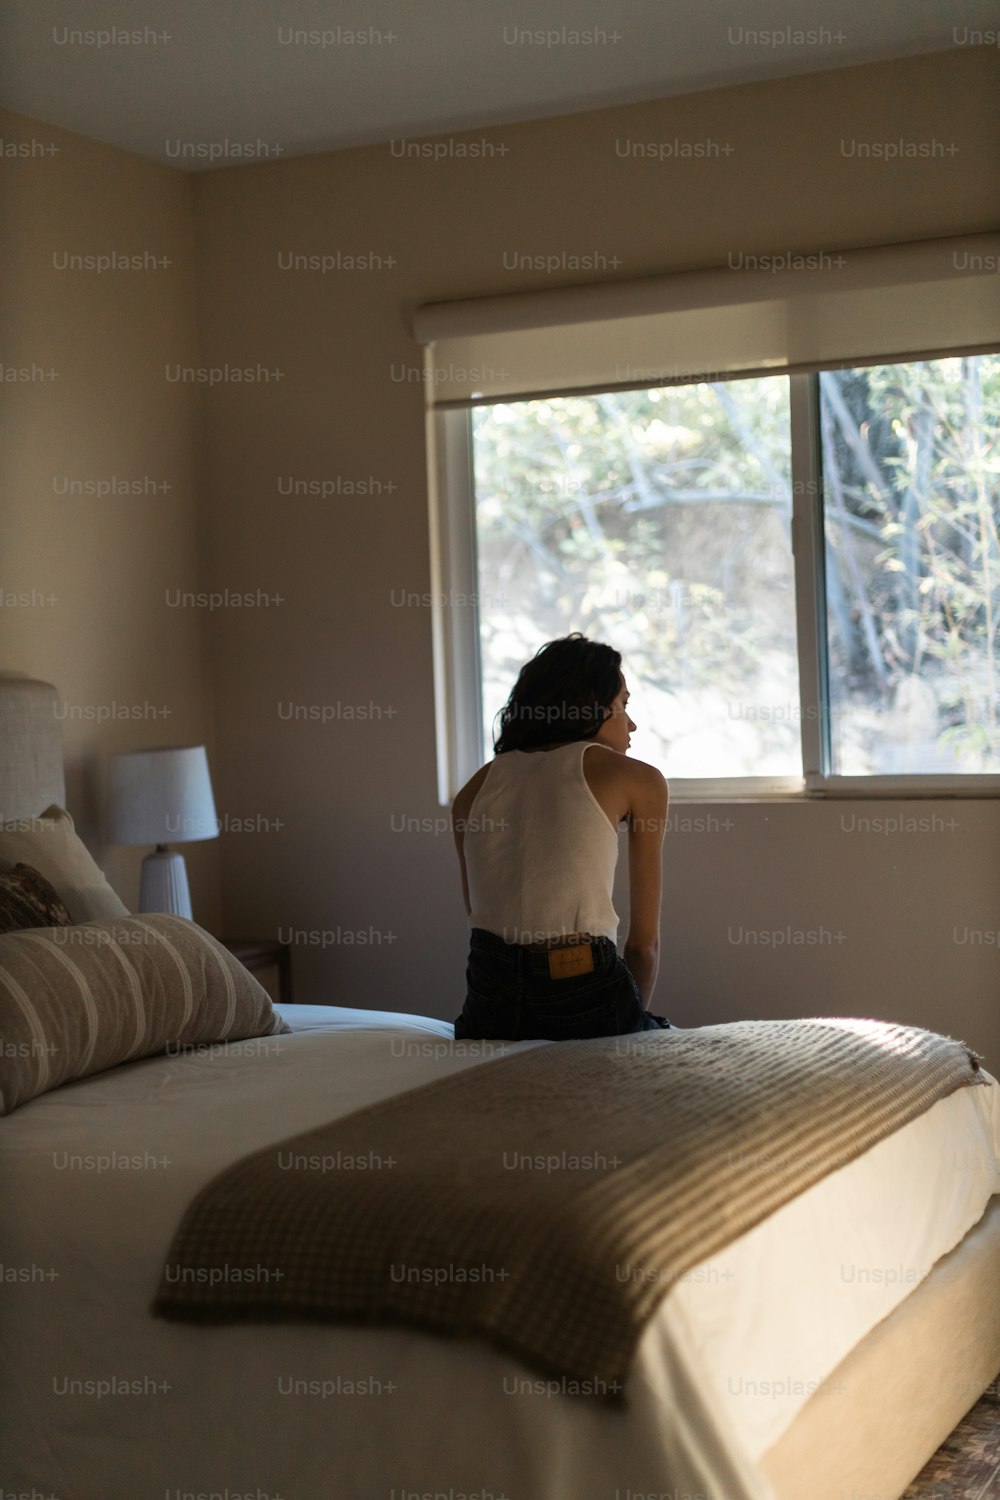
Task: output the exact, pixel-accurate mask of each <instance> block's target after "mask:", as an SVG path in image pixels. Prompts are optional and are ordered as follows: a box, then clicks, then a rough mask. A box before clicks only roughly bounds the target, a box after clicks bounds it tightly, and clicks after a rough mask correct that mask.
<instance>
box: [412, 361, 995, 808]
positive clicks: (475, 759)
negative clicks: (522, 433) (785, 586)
mask: <svg viewBox="0 0 1000 1500" xmlns="http://www.w3.org/2000/svg"><path fill="white" fill-rule="evenodd" d="M428 352H429V351H428ZM974 352H977V353H978V352H981V351H978V350H977V351H974ZM863 367H864V366H863V364H862V365H859V366H858V368H863ZM773 373H774V374H775V375H780V374H782V373H785V372H782V371H780V370H775V371H774V372H773ZM697 378H698V377H697V376H692V378H691V384H696V383H697ZM785 378H786V379H787V380H788V383H789V433H790V443H791V475H792V559H793V566H794V576H795V625H796V645H797V653H798V671H799V703H800V724H799V730H800V742H801V753H802V766H803V773H802V775H801V776H787V777H780V776H725V777H722V776H719V777H710V778H697V779H696V778H693V777H682V776H671V777H670V792H671V798H672V800H673V801H674V802H689V803H704V802H768V801H781V802H804V801H821V800H835V799H856V798H867V799H871V798H879V799H883V800H886V801H895V800H912V799H929V798H944V799H955V798H983V797H990V798H995V797H1000V774H996V775H984V774H970V775H961V774H949V775H932V774H924V775H921V774H913V775H897V776H841V775H833V774H832V773H831V771H830V766H831V764H832V754H831V725H830V695H829V658H828V631H827V616H826V532H825V518H824V491H823V467H822V447H821V443H820V436H819V434H820V425H819V423H820V417H819V411H820V406H819V403H820V384H819V374H818V372H816V371H811V372H805V373H801V372H796V373H790V372H788V373H785ZM566 394H567V395H572V394H579V393H575V392H571V391H567V393H566ZM519 399H520V400H530V399H534V398H532V397H523V398H518V397H514V396H506V397H495V398H490V400H489V401H484V402H480V403H476V404H483V405H494V404H497V403H499V402H509V403H513V402H514V401H517V400H519ZM427 420H428V430H427V443H428V460H429V461H428V475H429V505H430V539H431V581H432V600H431V613H432V630H433V639H434V699H435V726H436V738H437V765H438V798H439V801H440V803H441V805H442V806H447V805H448V804H450V803H451V801H452V800H453V799H454V797H455V794H456V793H457V792H458V791H459V789H460V788H461V787H462V786H463V785H464V784H465V782H466V781H468V779H469V777H470V776H472V775H473V774H474V773H475V772H476V771H477V770H478V769H479V767H480V766H482V765H483V764H484V762H485V761H486V760H487V759H488V758H489V750H488V748H487V746H486V744H485V739H484V734H483V722H482V720H483V704H482V679H481V658H480V647H479V608H478V587H479V580H478V566H477V556H476V526H475V470H474V463H473V440H472V406H471V405H468V406H452V407H448V408H445V409H441V408H438V409H435V408H433V407H430V408H429V410H428V419H427Z"/></svg>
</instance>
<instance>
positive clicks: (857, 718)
mask: <svg viewBox="0 0 1000 1500" xmlns="http://www.w3.org/2000/svg"><path fill="white" fill-rule="evenodd" d="M819 379H820V419H821V428H822V440H823V470H824V478H823V483H824V497H825V513H826V545H827V566H826V582H827V622H828V639H829V648H830V697H831V740H832V751H833V765H832V767H831V769H832V771H833V772H834V774H837V775H846V776H856V775H899V774H920V773H923V774H942V773H951V774H955V773H963V772H965V773H983V772H996V771H1000V753H998V738H997V692H998V675H997V652H998V646H1000V639H998V630H1000V553H998V545H997V523H998V519H1000V484H998V460H1000V448H998V446H997V429H998V415H1000V356H998V355H996V354H987V355H978V356H969V357H967V358H961V359H940V360H930V361H926V360H925V361H921V362H919V363H915V364H904V365H880V366H875V367H871V368H866V369H858V370H839V371H836V372H826V373H824V374H822V375H821V376H820V377H819Z"/></svg>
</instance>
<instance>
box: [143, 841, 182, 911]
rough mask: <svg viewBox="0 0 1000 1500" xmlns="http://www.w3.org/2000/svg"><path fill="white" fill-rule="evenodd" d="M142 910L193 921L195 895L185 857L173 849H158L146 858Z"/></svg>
mask: <svg viewBox="0 0 1000 1500" xmlns="http://www.w3.org/2000/svg"><path fill="white" fill-rule="evenodd" d="M139 910H140V912H167V913H169V914H170V915H171V916H175V917H188V918H189V919H190V917H191V892H190V891H189V890H188V878H187V867H186V866H185V864H184V856H183V854H175V853H174V851H173V850H172V849H156V850H154V852H153V853H152V854H147V855H146V858H145V859H144V860H143V862H142V879H141V881H140V883H139Z"/></svg>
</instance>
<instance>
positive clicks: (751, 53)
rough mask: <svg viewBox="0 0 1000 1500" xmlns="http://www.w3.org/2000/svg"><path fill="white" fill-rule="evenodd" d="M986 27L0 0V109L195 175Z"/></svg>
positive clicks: (793, 16) (949, 7) (679, 14)
mask: <svg viewBox="0 0 1000 1500" xmlns="http://www.w3.org/2000/svg"><path fill="white" fill-rule="evenodd" d="M997 25H998V12H997V5H996V0H833V3H830V0H604V3H603V4H602V3H596V0H381V3H371V0H335V3H334V4H333V5H331V4H329V0H325V3H324V0H298V3H288V0H143V3H142V5H136V4H135V3H134V0H87V3H84V0H2V7H0V57H2V63H0V102H2V103H3V104H5V105H6V106H7V107H8V108H11V109H14V110H17V111H19V112H21V113H23V114H27V115H31V116H33V117H34V118H35V119H39V120H44V121H46V122H48V123H49V124H53V125H60V126H63V127H64V128H65V129H68V130H72V131H76V132H78V133H79V134H81V135H86V136H90V137H93V138H95V139H97V140H101V141H107V142H110V143H112V144H114V145H116V146H122V147H125V148H126V149H128V150H130V151H135V152H138V153H139V154H140V155H143V156H149V157H153V158H156V159H158V160H161V161H167V162H169V163H170V164H171V165H173V166H177V167H180V168H182V169H184V170H200V169H203V168H206V167H210V166H212V165H220V164H221V165H233V164H234V160H238V159H241V158H240V156H239V153H238V151H237V150H235V149H234V147H239V146H241V145H246V144H249V145H250V146H252V147H254V148H255V150H254V153H253V154H255V155H256V156H258V157H261V156H266V157H270V158H274V157H277V158H285V157H288V156H300V155H304V154H307V153H310V152H316V151H331V150H336V149H339V148H342V147H346V146H358V145H369V144H373V143H375V142H384V141H389V140H394V139H399V138H402V137H413V136H424V135H431V134H440V133H446V132H448V131H457V130H470V129H476V128H480V127H485V126H488V125H503V124H505V123H509V122H511V121H515V120H529V119H538V118H543V117H546V116H552V115H561V114H573V113H576V112H578V111H581V110H588V109H597V108H601V107H604V106H608V105H614V104H625V103H630V102H634V101H637V100H641V99H653V98H661V97H666V96H669V95H672V94H685V93H694V92H697V91H699V90H702V89H709V88H716V87H720V86H727V85H732V84H738V83H746V82H751V81H754V80H757V79H763V78H775V77H781V76H787V75H790V74H796V73H812V72H817V71H821V70H824V69H829V68H842V67H848V66H850V65H851V64H854V63H860V62H867V61H876V60H878V59H881V58H891V57H905V56H910V55H912V54H915V53H921V52H939V51H944V50H946V49H947V48H949V47H952V46H957V45H967V44H968V41H969V38H970V34H971V33H974V32H975V31H976V30H977V29H979V30H983V29H988V28H993V35H994V36H995V35H996V28H997ZM324 32H325V33H326V35H325V36H324V35H323V33H324ZM74 33H76V35H74ZM79 33H83V36H82V38H81V37H80V35H79ZM95 33H96V34H98V36H95V35H94V34H95ZM100 33H110V34H111V35H114V36H115V37H116V39H115V40H112V41H109V40H108V39H107V36H105V37H104V38H100V39H99V34H100ZM122 33H126V35H127V37H129V38H131V39H130V40H126V39H125V38H124V37H123V36H122V35H121V34H122ZM525 33H528V35H527V36H526V35H525ZM539 33H543V35H542V36H541V37H539V35H538V34H539ZM581 33H582V36H581ZM803 33H804V35H803ZM88 34H89V35H88ZM588 34H589V35H588ZM185 143H188V149H187V150H184V149H182V147H183V146H184V145H185ZM226 143H228V144H226ZM195 147H198V148H200V149H199V150H198V151H197V152H195V150H194V148H195ZM213 147H214V148H215V159H214V160H213V155H212V150H213ZM263 148H266V149H263ZM219 152H222V153H223V154H222V155H221V156H220V155H219ZM247 154H248V153H245V154H244V157H243V158H242V159H246V155H247Z"/></svg>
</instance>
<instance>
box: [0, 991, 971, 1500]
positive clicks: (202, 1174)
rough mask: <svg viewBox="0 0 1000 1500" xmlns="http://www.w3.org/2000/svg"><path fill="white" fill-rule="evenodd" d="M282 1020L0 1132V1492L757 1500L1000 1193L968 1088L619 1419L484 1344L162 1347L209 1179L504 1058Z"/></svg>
mask: <svg viewBox="0 0 1000 1500" xmlns="http://www.w3.org/2000/svg"><path fill="white" fill-rule="evenodd" d="M280 1008H281V1010H282V1012H283V1014H285V1015H286V1016H287V1017H288V1019H289V1020H290V1022H291V1024H292V1025H293V1027H295V1028H296V1030H295V1032H294V1033H293V1034H292V1035H291V1036H286V1037H279V1038H266V1039H261V1040H259V1041H257V1042H246V1043H239V1044H237V1045H235V1046H233V1047H230V1048H228V1049H222V1050H215V1051H212V1052H207V1053H200V1054H188V1055H185V1056H181V1057H158V1058H150V1059H147V1060H145V1061H143V1062H139V1063H133V1064H130V1065H129V1066H127V1067H125V1068H120V1069H116V1070H114V1071H113V1072H111V1073H107V1074H102V1075H100V1076H98V1077H96V1078H93V1079H89V1080H85V1081H83V1082H80V1083H77V1084H72V1085H68V1086H66V1087H64V1088H62V1089H60V1090H58V1091H56V1092H54V1093H52V1094H48V1095H44V1096H42V1097H41V1098H39V1099H37V1100H34V1101H32V1102H31V1103H30V1104H27V1105H25V1106H24V1107H23V1108H21V1109H20V1110H18V1111H16V1112H15V1113H14V1114H13V1115H11V1116H10V1117H9V1118H7V1119H5V1120H3V1121H2V1122H0V1187H2V1193H3V1199H4V1202H5V1204H6V1205H8V1206H9V1208H12V1209H13V1210H14V1211H13V1212H9V1211H8V1212H7V1213H6V1214H5V1216H4V1223H3V1227H2V1229H0V1263H2V1265H3V1267H4V1282H5V1285H4V1290H3V1295H4V1304H3V1305H4V1309H5V1316H4V1326H3V1375H2V1386H0V1413H2V1416H0V1423H2V1426H0V1454H2V1455H3V1459H2V1466H0V1488H2V1489H3V1490H5V1491H10V1490H15V1491H16V1490H18V1489H24V1488H25V1487H29V1486H38V1487H44V1489H45V1493H52V1494H54V1495H57V1496H58V1497H59V1500H140V1497H143V1496H147V1495H148V1496H149V1497H150V1500H153V1497H156V1500H162V1497H163V1495H164V1493H165V1492H166V1493H167V1494H168V1496H172V1495H173V1492H174V1491H175V1490H179V1491H180V1492H181V1493H183V1492H191V1491H194V1492H198V1491H208V1492H211V1491H216V1492H222V1493H225V1492H226V1490H227V1489H228V1491H229V1494H230V1500H234V1497H235V1496H237V1495H242V1494H251V1495H253V1496H254V1497H255V1500H265V1497H266V1500H270V1497H274V1500H276V1497H278V1496H282V1497H283V1500H321V1497H322V1500H351V1497H354V1496H357V1497H358V1500H370V1497H372V1496H375V1495H378V1496H380V1497H384V1500H403V1497H404V1496H405V1495H406V1494H407V1492H411V1493H412V1492H413V1491H417V1492H423V1491H431V1492H432V1493H436V1494H440V1493H442V1492H443V1493H444V1494H445V1495H447V1496H448V1500H457V1497H458V1496H459V1495H461V1494H463V1493H471V1494H477V1495H478V1496H481V1500H491V1497H496V1500H499V1497H500V1496H501V1495H502V1494H503V1495H506V1497H507V1500H522V1497H523V1500H540V1497H542V1496H544V1500H613V1497H614V1495H615V1491H616V1490H620V1491H622V1492H627V1491H628V1490H631V1491H632V1492H633V1494H649V1493H657V1494H661V1493H664V1492H669V1493H671V1494H672V1495H674V1494H675V1495H677V1496H681V1495H684V1494H685V1493H687V1494H690V1495H691V1496H697V1495H699V1494H700V1495H702V1496H712V1497H713V1500H715V1497H721V1496H725V1497H727V1500H770V1490H769V1486H768V1484H767V1481H766V1480H765V1479H764V1477H763V1476H762V1475H761V1474H760V1473H759V1471H758V1469H757V1460H758V1459H759V1457H760V1456H761V1454H762V1453H764V1451H765V1450H766V1449H767V1448H768V1447H769V1446H770V1444H771V1443H773V1442H774V1441H776V1440H777V1438H778V1437H779V1436H780V1434H781V1433H782V1432H783V1431H784V1430H785V1428H786V1427H787V1425H788V1424H789V1423H790V1422H791V1421H792V1420H793V1418H794V1416H795V1413H796V1412H797V1411H798V1410H799V1408H800V1407H801V1406H802V1405H803V1404H804V1402H805V1401H806V1400H807V1399H808V1396H809V1394H810V1393H811V1391H812V1389H814V1388H815V1385H816V1383H818V1382H819V1381H820V1380H822V1379H824V1378H825V1377H826V1376H827V1375H828V1374H829V1373H830V1372H831V1371H832V1370H833V1369H834V1367H835V1366H836V1365H837V1363H838V1362H839V1361H840V1359H841V1358H843V1356H844V1355H845V1354H846V1353H847V1352H848V1351H849V1350H850V1349H851V1348H852V1347H853V1345H854V1344H855V1343H856V1342H857V1341H858V1340H859V1339H860V1338H861V1337H863V1336H864V1334H865V1333H866V1332H867V1331H868V1330H869V1329H870V1328H871V1327H873V1326H874V1324H875V1323H876V1322H878V1321H879V1320H880V1319H881V1318H883V1317H885V1316H886V1315H887V1314H888V1313H889V1312H890V1311H891V1310H892V1308H893V1307H895V1306H896V1305H897V1304H898V1303H899V1302H900V1301H902V1299H903V1298H904V1297H905V1296H906V1295H907V1294H908V1293H909V1292H910V1291H911V1290H912V1289H913V1286H914V1285H915V1284H916V1281H917V1279H919V1278H920V1277H921V1276H922V1275H924V1274H926V1272H927V1271H928V1270H929V1268H930V1267H931V1266H932V1265H933V1263H934V1262H935V1261H936V1260H937V1259H939V1258H940V1257H941V1256H942V1255H944V1254H945V1253H946V1252H947V1251H948V1250H950V1249H951V1248H952V1247H953V1246H954V1245H955V1244H957V1243H958V1241H959V1240H960V1239H961V1238H962V1236H963V1235H964V1234H965V1233H966V1232H967V1230H968V1229H969V1228H971V1226H972V1225H973V1224H974V1223H976V1222H977V1220H978V1219H979V1218H980V1217H981V1215H982V1213H983V1210H984V1208H985V1206H986V1203H987V1201H988V1199H989V1197H990V1196H991V1194H993V1193H995V1192H998V1191H1000V1104H998V1092H1000V1091H998V1090H997V1089H996V1088H995V1087H991V1088H969V1089H961V1090H959V1091H958V1092H957V1093H955V1094H954V1095H952V1096H950V1097H949V1098H947V1099H944V1100H942V1101H941V1102H940V1103H938V1104H937V1105H935V1106H934V1108H933V1109H932V1110H930V1111H928V1112H927V1114H925V1115H923V1116H921V1117H920V1118H919V1119H918V1120H916V1121H914V1122H913V1123H912V1124H910V1125H908V1126H907V1127H906V1128H905V1129H904V1130H902V1131H899V1132H897V1134H896V1135H894V1136H892V1137H890V1138H889V1139H888V1140H886V1141H883V1142H882V1143H880V1144H879V1145H878V1146H876V1147H875V1148H873V1149H872V1150H871V1151H869V1152H868V1153H866V1155H865V1156H863V1157H861V1158H859V1159H858V1160H857V1161H855V1162H853V1163H851V1164H850V1165H849V1166H847V1167H845V1168H843V1169H842V1170H841V1171H839V1172H836V1173H834V1174H832V1175H831V1176H830V1177H828V1178H827V1179H826V1180H825V1181H824V1182H823V1183H820V1184H817V1185H816V1187H814V1188H811V1189H810V1190H809V1191H808V1192H806V1193H804V1194H802V1195H801V1197H800V1198H798V1199H797V1200H795V1201H794V1202H793V1203H791V1204H788V1205H786V1207H785V1208H783V1209H781V1210H780V1211H779V1212H778V1213H776V1214H774V1215H772V1216H771V1218H770V1219H768V1220H766V1221H765V1222H764V1223H762V1224H760V1225H758V1226H757V1227H756V1228H755V1229H753V1230H751V1231H750V1233H748V1234H746V1235H744V1236H742V1237H741V1239H740V1240H738V1241H737V1242H736V1243H734V1244H733V1245H732V1246H730V1247H729V1249H728V1250H727V1251H726V1252H724V1253H723V1254H720V1255H716V1256H714V1257H712V1259H711V1260H710V1261H708V1262H705V1263H703V1265H701V1266H699V1267H696V1268H694V1269H693V1270H692V1271H691V1272H689V1273H688V1276H687V1277H686V1278H685V1279H684V1280H683V1281H682V1282H681V1283H680V1284H679V1285H678V1286H677V1287H676V1288H675V1289H674V1290H673V1291H672V1292H671V1294H670V1295H669V1296H668V1297H667V1298H666V1299H665V1301H664V1303H663V1304H662V1306H661V1308H660V1310H659V1312H658V1314H657V1316H656V1317H655V1318H654V1320H653V1322H652V1323H651V1325H650V1327H649V1328H648V1330H647V1332H646V1334H645V1336H644V1338H643V1340H642V1343H641V1346H640V1349H639V1353H638V1357H637V1360H636V1365H635V1368H634V1370H633V1372H632V1375H631V1376H630V1382H629V1395H630V1401H629V1407H628V1409H627V1410H626V1411H624V1412H622V1411H612V1410H608V1409H601V1410H595V1409H594V1408H593V1406H592V1405H591V1404H589V1403H586V1402H580V1401H578V1400H574V1399H572V1398H567V1397H565V1396H563V1395H561V1394H559V1395H552V1394H549V1393H547V1392H546V1391H545V1389H544V1383H539V1382H537V1381H536V1380H535V1377H533V1376H531V1375H530V1374H529V1373H528V1372H527V1371H525V1370H524V1369H523V1368H522V1367H521V1366H519V1365H518V1364H517V1363H516V1362H515V1361H514V1360H512V1359H509V1358H507V1357H506V1356H503V1355H501V1354H499V1353H497V1352H495V1351H493V1350H492V1349H490V1348H489V1347H488V1346H486V1345H485V1344H481V1343H479V1342H477V1341H473V1340H454V1341H452V1340H444V1339H438V1338H433V1337H429V1336H425V1335H422V1334H418V1333H415V1332H410V1331H407V1330H403V1329H375V1330H364V1329H352V1328H340V1327H329V1326H322V1325H310V1324H302V1325H299V1324H279V1325H273V1326H265V1327H260V1326H243V1327H239V1326H237V1327H219V1328H203V1327H191V1326H187V1325H182V1324H172V1323H166V1322H162V1321H160V1320H157V1319H154V1318H152V1317H150V1316H149V1313H148V1306H149V1302H150V1299H151V1298H152V1295H153V1293H154V1291H155V1288H156V1285H157V1283H158V1279H159V1275H160V1272H161V1268H162V1264H163V1261H164V1259H165V1256H166V1251H167V1248H168V1245H169V1242H170V1238H171V1235H172V1233H173V1231H174V1229H175V1228H176V1225H177V1223H178V1221H179V1218H180V1216H181V1214H182V1212H183V1210H184V1208H185V1207H186V1205H187V1203H188V1202H189V1201H190V1199H191V1197H192V1196H193V1194H194V1193H195V1192H196V1191H197V1189H198V1188H199V1187H200V1186H202V1185H203V1183H204V1182H206V1181H207V1180H208V1179H209V1178H210V1177H211V1176H213V1175H214V1174H215V1173H216V1172H218V1171H220V1170H221V1169H222V1168H223V1167H225V1166H226V1165H228V1164H229V1163H230V1162H232V1161H234V1160H236V1159H238V1158H239V1157H240V1156H242V1155H244V1154H246V1153H247V1152H249V1151H252V1150H255V1149H257V1148H259V1147H261V1146H264V1145H266V1144H267V1143H268V1142H271V1141H274V1140H280V1139H283V1138H285V1137H287V1136H290V1135H292V1134H294V1133H296V1132H297V1131H300V1130H305V1129H308V1128H310V1127H312V1126H314V1125H318V1124H320V1123H321V1122H322V1121H324V1120H326V1119H330V1118H333V1117H335V1116H337V1115H341V1114H347V1113H349V1112H350V1111H352V1110H355V1109H359V1108H362V1107H363V1106H364V1105H366V1104H368V1103H371V1102H374V1101H375V1100H376V1099H379V1098H384V1097H387V1096H389V1095H391V1094H393V1093H395V1092H397V1091H400V1090H402V1089H405V1088H412V1087H416V1086H417V1085H419V1084H421V1083H423V1082H426V1081H429V1080H430V1079H432V1078H434V1077H437V1076H442V1075H444V1074H446V1073H451V1072H454V1071H458V1070H461V1069H464V1068H467V1067H475V1066H477V1065H479V1064H480V1063H481V1062H482V1061H484V1060H488V1059H489V1058H491V1057H493V1056H495V1055H496V1051H495V1048H493V1047H491V1045H490V1044H489V1043H472V1042H469V1043H455V1042H454V1041H453V1040H452V1032H451V1027H450V1026H449V1025H448V1024H447V1023H445V1022H441V1021H437V1020H433V1019H430V1018H422V1017H408V1016H402V1015H398V1014H396V1013H387V1012H372V1011H355V1010H348V1009H329V1008H326V1007H313V1006H284V1007H280ZM506 1045H507V1049H508V1050H518V1051H519V1050H524V1049H526V1048H528V1047H533V1046H546V1045H550V1044H548V1043H544V1042H541V1043H538V1042H524V1043H518V1044H515V1045H514V1046H513V1047H511V1044H506ZM114 1153H118V1154H119V1156H120V1157H124V1158H127V1160H122V1159H119V1160H117V1161H115V1162H114V1164H113V1165H108V1163H107V1161H106V1160H104V1161H102V1159H106V1158H109V1157H112V1158H113V1156H114ZM70 1154H72V1155H70ZM72 1157H79V1158H82V1161H81V1162H74V1161H73V1160H72ZM88 1158H89V1159H90V1160H89V1161H88ZM12 1271H13V1272H15V1273H16V1274H15V1275H14V1276H13V1277H12V1276H11V1272H12ZM50 1273H51V1274H50ZM113 1381H118V1382H126V1381H127V1382H132V1383H134V1384H133V1385H132V1386H131V1388H130V1389H128V1390H125V1389H122V1388H119V1389H118V1390H117V1391H116V1392H115V1393H114V1394H109V1393H106V1387H107V1382H113ZM69 1382H78V1383H79V1382H83V1384H82V1385H81V1384H76V1385H74V1384H70V1383H69ZM101 1382H104V1383H105V1384H104V1385H101V1384H100V1383H101ZM296 1382H304V1384H296ZM310 1382H311V1384H310ZM390 1387H391V1388H390ZM292 1390H294V1391H295V1392H297V1393H296V1394H289V1392H290V1391H292ZM449 1491H451V1494H450V1495H449Z"/></svg>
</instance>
